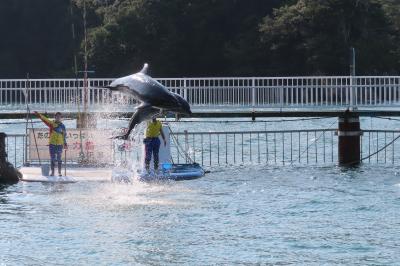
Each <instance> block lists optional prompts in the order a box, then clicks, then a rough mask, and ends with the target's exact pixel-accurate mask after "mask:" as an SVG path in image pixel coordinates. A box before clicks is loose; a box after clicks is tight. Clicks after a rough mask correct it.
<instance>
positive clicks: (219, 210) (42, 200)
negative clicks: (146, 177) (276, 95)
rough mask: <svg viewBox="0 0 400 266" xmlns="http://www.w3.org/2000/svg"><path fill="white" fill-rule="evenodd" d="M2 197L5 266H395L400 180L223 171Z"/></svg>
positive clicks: (7, 191)
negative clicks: (184, 178) (190, 178)
mask: <svg viewBox="0 0 400 266" xmlns="http://www.w3.org/2000/svg"><path fill="white" fill-rule="evenodd" d="M213 170H214V171H212V173H210V174H208V175H206V176H205V177H204V178H201V179H198V180H193V181H185V182H169V183H158V184H157V183H149V184H146V183H134V184H129V185H122V184H112V183H90V182H87V183H76V184H70V185H43V184H38V183H36V184H27V183H21V184H18V185H14V186H10V187H6V188H3V189H2V190H0V191H1V192H0V219H1V222H0V235H1V237H0V250H1V253H0V261H1V262H2V264H4V265H44V264H46V265H59V264H63V265H77V264H78V265H79V264H91V265H95V264H99V265H122V264H133V265H149V264H150V265H168V264H186V265H212V264H247V263H249V264H251V263H255V264H256V263H261V264H264V263H271V264H279V265H286V264H297V265H300V264H304V265H320V264H332V265H333V264H352V265H390V264H392V265H398V263H399V261H400V255H399V252H398V251H399V250H400V241H399V239H400V230H399V229H400V175H399V171H400V169H397V168H389V169H388V168H383V167H370V166H363V167H361V168H358V169H352V170H343V169H340V168H336V167H329V168H306V167H302V168H295V167H284V168H272V167H261V166H259V167H246V168H237V167H233V168H229V169H227V168H226V169H224V168H218V169H217V168H215V169H213Z"/></svg>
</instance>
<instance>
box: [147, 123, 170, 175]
mask: <svg viewBox="0 0 400 266" xmlns="http://www.w3.org/2000/svg"><path fill="white" fill-rule="evenodd" d="M160 135H161V137H162V139H163V140H164V146H165V145H167V142H166V140H165V136H164V133H163V131H162V124H161V122H160V121H157V119H156V118H153V119H152V121H151V122H147V129H146V134H145V139H144V141H143V142H144V144H145V159H144V161H145V166H146V170H149V169H150V161H151V157H152V155H153V156H154V160H153V161H154V170H158V161H159V156H158V153H159V150H160V139H159V138H158V137H159V136H160Z"/></svg>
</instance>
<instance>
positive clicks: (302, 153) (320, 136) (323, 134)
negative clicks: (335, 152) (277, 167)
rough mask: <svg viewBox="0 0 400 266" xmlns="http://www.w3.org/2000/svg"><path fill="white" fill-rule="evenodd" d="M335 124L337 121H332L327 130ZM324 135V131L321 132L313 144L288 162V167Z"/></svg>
mask: <svg viewBox="0 0 400 266" xmlns="http://www.w3.org/2000/svg"><path fill="white" fill-rule="evenodd" d="M335 123H337V120H335V121H333V122H332V124H330V125H329V127H328V129H330V128H331V127H332V126H333V125H334V124H335ZM324 134H325V131H323V132H322V133H321V134H320V135H319V136H318V138H316V139H315V140H314V141H313V142H311V143H310V144H309V145H308V146H307V148H306V149H305V150H303V151H302V152H301V153H300V155H299V156H298V157H297V158H296V160H292V161H289V162H290V165H293V163H294V162H295V161H297V160H298V159H299V158H300V157H301V156H302V155H303V154H304V153H305V152H306V151H308V149H309V148H310V147H311V145H314V143H316V142H317V141H318V140H319V139H320V138H321V137H322V136H323V135H324Z"/></svg>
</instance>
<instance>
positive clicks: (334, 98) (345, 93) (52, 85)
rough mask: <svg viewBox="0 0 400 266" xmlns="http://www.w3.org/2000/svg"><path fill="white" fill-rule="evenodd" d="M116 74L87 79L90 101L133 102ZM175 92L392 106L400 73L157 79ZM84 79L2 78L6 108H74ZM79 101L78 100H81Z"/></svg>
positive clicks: (258, 102)
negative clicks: (119, 88) (117, 88)
mask: <svg viewBox="0 0 400 266" xmlns="http://www.w3.org/2000/svg"><path fill="white" fill-rule="evenodd" d="M112 80H113V79H89V80H88V95H87V98H88V106H89V108H91V109H94V108H96V107H100V106H101V107H102V108H103V106H104V105H110V106H113V107H114V108H116V109H117V110H118V108H121V107H122V108H123V107H124V106H125V107H126V106H128V105H131V104H135V101H134V100H133V99H132V98H131V97H129V96H126V95H122V94H119V93H113V94H112V93H111V92H110V91H109V90H108V89H105V88H104V86H106V85H108V84H109V83H110V82H111V81H112ZM157 80H158V81H159V82H160V83H162V84H163V85H165V86H166V87H167V88H168V89H169V90H171V91H172V92H175V93H178V94H180V95H181V96H183V97H184V98H185V99H187V100H188V102H189V103H190V104H191V105H192V106H193V107H194V108H196V107H210V108H212V107H218V106H227V107H250V108H256V107H260V108H262V107H296V108H298V107H318V108H324V107H346V106H354V107H356V106H394V105H399V103H400V76H357V77H350V76H331V77H330V76H325V77H257V78H256V77H253V78H252V77H250V78H245V77H232V78H159V79H157ZM83 85H84V81H83V80H82V79H78V80H75V79H31V80H22V79H19V80H17V79H3V80H0V104H1V105H2V107H3V109H7V108H11V109H13V108H14V109H15V108H20V107H21V106H22V105H26V104H30V105H34V106H35V107H36V108H42V109H43V108H49V106H57V107H58V108H59V107H60V105H61V106H63V107H64V108H71V109H76V108H77V107H79V106H80V107H82V105H83V104H82V103H83V96H84V94H83ZM78 103H79V105H78Z"/></svg>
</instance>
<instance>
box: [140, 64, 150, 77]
mask: <svg viewBox="0 0 400 266" xmlns="http://www.w3.org/2000/svg"><path fill="white" fill-rule="evenodd" d="M148 68H149V64H147V63H144V66H143V68H142V70H140V72H139V73H142V74H145V75H146V74H147V69H148Z"/></svg>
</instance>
